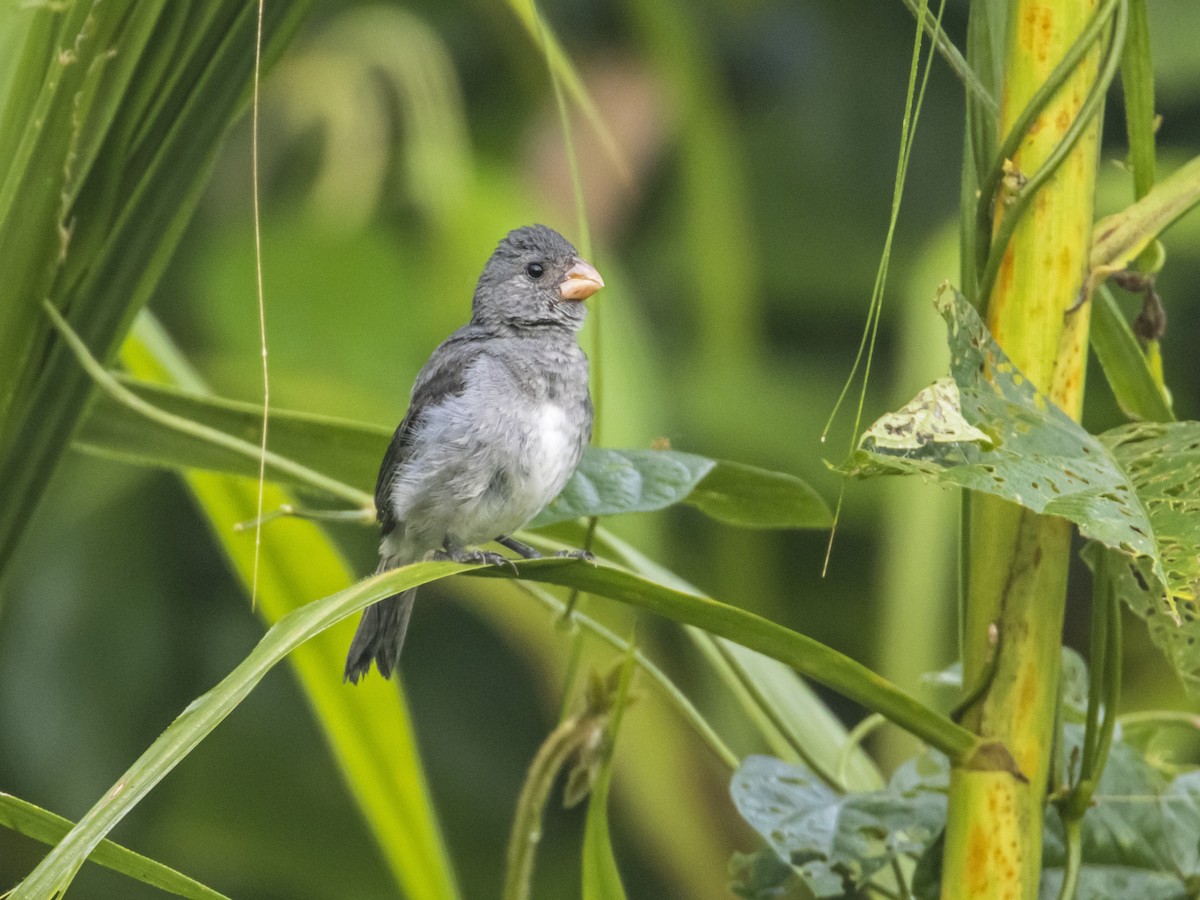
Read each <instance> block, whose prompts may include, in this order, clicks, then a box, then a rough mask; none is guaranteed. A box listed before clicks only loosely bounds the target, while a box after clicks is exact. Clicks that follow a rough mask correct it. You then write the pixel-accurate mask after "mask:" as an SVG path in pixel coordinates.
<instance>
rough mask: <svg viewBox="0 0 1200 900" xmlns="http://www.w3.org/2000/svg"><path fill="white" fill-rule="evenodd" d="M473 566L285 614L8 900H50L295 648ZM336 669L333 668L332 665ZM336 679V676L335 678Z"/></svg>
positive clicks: (408, 575) (421, 569)
mask: <svg viewBox="0 0 1200 900" xmlns="http://www.w3.org/2000/svg"><path fill="white" fill-rule="evenodd" d="M472 568H476V567H474V566H465V565H460V564H458V563H445V562H428V563H417V564H415V565H411V566H405V567H404V568H402V569H394V570H393V571H391V572H387V573H384V574H383V575H377V576H375V577H374V578H369V579H367V580H366V581H362V582H359V583H358V584H355V585H354V586H352V587H349V588H347V589H346V590H344V591H340V592H338V593H336V594H333V595H331V596H328V597H324V598H322V599H320V600H316V601H314V602H312V603H309V604H307V605H305V606H303V607H300V608H299V609H296V610H293V611H292V612H290V613H288V614H287V615H285V616H284V617H283V618H281V619H280V620H279V621H278V622H277V623H275V625H274V626H272V627H271V629H270V630H269V631H267V633H266V634H265V635H263V638H262V640H260V641H259V642H258V645H257V646H256V647H255V648H254V650H252V651H251V652H250V654H249V655H248V656H247V657H246V658H245V659H244V660H242V662H241V663H239V664H238V666H237V667H236V668H235V669H234V670H233V671H232V672H230V673H229V674H228V675H227V676H225V678H224V679H222V680H221V682H220V683H219V684H217V685H216V686H215V687H214V688H212V690H210V691H209V692H208V693H206V694H204V695H202V696H200V697H198V698H197V699H196V700H194V701H193V702H192V703H191V704H190V705H189V706H188V707H187V709H185V710H184V711H183V712H182V713H181V714H180V715H179V717H178V718H176V719H175V721H174V722H172V723H171V724H170V725H169V726H167V728H166V730H165V731H163V733H162V734H161V735H160V736H159V738H158V739H157V740H156V741H155V742H154V743H153V744H151V745H150V747H149V748H148V749H147V750H146V752H145V753H143V754H142V755H141V757H139V758H138V760H137V762H135V763H134V764H133V765H132V766H130V768H129V769H128V770H127V771H126V772H125V774H124V775H122V776H121V778H120V779H118V781H117V782H116V784H114V785H113V786H112V788H111V789H110V790H109V791H108V792H107V793H106V794H105V795H104V797H103V798H101V799H100V800H99V801H98V802H97V803H96V805H95V806H93V807H92V808H91V809H90V810H89V811H88V812H87V813H86V814H85V815H84V816H83V818H81V819H80V820H79V822H78V823H77V824H76V825H75V827H74V828H72V829H71V830H70V831H69V832H68V833H67V835H66V837H64V838H63V840H62V841H60V842H59V843H58V845H57V846H55V848H54V849H53V850H51V851H50V853H49V854H48V855H47V856H46V857H45V858H44V859H43V860H42V861H41V862H40V863H39V864H38V865H37V867H36V868H35V869H34V870H33V872H31V873H30V875H29V876H28V877H27V878H26V879H25V880H24V881H22V882H21V883H20V884H19V885H17V887H16V888H15V889H14V891H13V893H12V898H11V900H45V898H47V897H53V896H56V895H57V894H60V893H62V892H63V891H65V890H66V889H67V887H68V886H69V885H70V883H71V881H72V879H74V877H75V873H76V872H77V871H78V870H79V867H80V866H81V865H83V863H84V861H85V860H86V859H87V858H88V857H89V856H90V855H91V853H92V852H93V851H94V850H95V849H96V846H97V845H98V844H99V843H100V841H102V840H103V839H104V837H105V835H107V834H108V833H109V831H111V830H112V829H113V828H114V827H115V826H116V824H117V823H118V822H120V821H121V820H122V819H123V818H124V817H125V816H126V815H128V813H129V812H130V811H131V810H132V809H133V808H134V807H135V806H136V805H137V804H138V803H139V802H140V801H141V800H142V799H143V798H144V797H145V796H146V795H147V794H148V793H149V792H150V791H151V790H152V789H153V788H154V786H155V785H157V784H158V783H159V782H160V781H161V780H162V779H163V778H164V777H166V775H167V773H169V772H170V771H171V770H172V769H174V768H175V766H177V765H179V763H181V762H182V761H183V760H184V759H186V758H187V755H188V754H189V753H191V751H192V750H194V749H195V748H196V747H197V746H198V745H199V744H200V742H201V741H202V740H204V738H205V737H207V736H208V735H209V733H211V732H212V730H213V729H214V728H216V727H217V725H219V724H220V723H221V721H222V720H224V718H225V717H226V716H228V715H229V714H230V713H231V712H233V711H234V710H235V709H236V708H237V706H238V704H239V703H241V702H242V701H243V700H244V699H245V698H246V696H247V695H248V694H249V693H250V692H251V691H252V690H253V689H254V688H255V686H257V685H258V683H259V682H260V681H262V679H263V678H264V677H265V676H266V674H267V673H268V672H270V671H271V669H273V668H274V667H275V666H276V665H278V664H279V663H280V662H282V661H283V660H284V659H285V658H286V657H287V656H288V655H289V654H290V653H292V652H293V651H294V650H296V648H298V647H300V646H301V645H302V644H304V643H305V642H306V641H308V640H310V639H312V638H314V637H316V636H317V635H318V634H320V633H321V632H323V631H325V630H326V629H328V628H330V627H331V626H333V625H335V624H337V623H338V622H340V621H342V620H343V619H345V618H347V617H348V616H351V615H353V614H354V613H356V612H360V611H361V610H363V609H365V608H366V607H368V606H370V605H371V604H372V603H376V602H378V601H380V600H383V599H384V598H385V597H390V596H392V595H393V594H397V593H399V592H401V591H404V590H407V589H408V588H412V587H417V586H419V585H422V584H428V583H429V582H431V581H436V580H438V579H439V578H445V577H446V576H448V575H454V574H457V573H460V572H466V571H470V570H471V569H472ZM335 671H336V670H335ZM335 677H336V676H335Z"/></svg>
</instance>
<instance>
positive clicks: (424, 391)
mask: <svg viewBox="0 0 1200 900" xmlns="http://www.w3.org/2000/svg"><path fill="white" fill-rule="evenodd" d="M482 353H483V345H482V343H481V342H480V341H479V339H478V337H477V336H476V335H475V334H473V333H472V331H471V326H469V325H468V326H466V327H464V328H460V329H459V330H458V331H456V332H455V333H454V334H452V335H451V336H450V337H449V338H447V339H446V340H445V341H443V342H442V344H441V345H440V346H439V347H438V348H437V349H436V350H434V351H433V355H432V356H431V357H429V361H428V362H427V363H425V366H424V368H422V369H421V372H420V374H418V375H417V380H416V383H415V384H414V385H413V390H412V399H411V400H410V401H409V405H408V412H407V413H405V415H404V419H403V420H402V421H401V422H400V425H399V426H398V427H397V428H396V433H395V434H394V435H392V442H391V444H389V445H388V449H387V453H385V454H384V456H383V463H382V464H381V465H380V466H379V478H378V480H377V481H376V482H375V517H376V518H377V519H378V520H379V524H380V525H381V526H382V528H383V534H384V535H385V536H386V535H387V534H389V533H391V531H392V529H393V528H395V527H396V525H397V522H396V517H395V515H394V514H393V513H392V504H391V500H390V498H391V494H392V485H393V484H395V481H396V478H397V477H398V476H399V474H400V470H401V469H403V468H404V465H405V463H406V462H407V461H408V457H409V454H410V453H411V452H412V446H413V438H414V436H415V435H416V432H417V429H418V427H419V425H420V421H421V418H422V416H423V415H424V413H425V411H426V410H428V409H430V408H431V407H435V406H438V405H439V404H441V403H442V402H443V401H445V399H446V398H447V397H457V396H459V395H461V394H462V393H463V391H464V390H466V386H467V381H466V379H467V370H468V369H469V368H470V367H471V363H473V362H474V361H475V360H476V359H477V358H478V357H479V356H480V354H482Z"/></svg>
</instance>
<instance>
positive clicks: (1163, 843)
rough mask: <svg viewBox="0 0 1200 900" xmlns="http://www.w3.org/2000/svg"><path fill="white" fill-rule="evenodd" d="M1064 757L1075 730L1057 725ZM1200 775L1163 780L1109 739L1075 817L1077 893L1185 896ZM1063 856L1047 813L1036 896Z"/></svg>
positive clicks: (1075, 747) (1058, 874)
mask: <svg viewBox="0 0 1200 900" xmlns="http://www.w3.org/2000/svg"><path fill="white" fill-rule="evenodd" d="M1063 737H1064V748H1063V749H1064V756H1065V757H1066V758H1068V759H1070V758H1071V756H1072V754H1077V753H1078V752H1079V748H1080V746H1081V742H1082V739H1083V727H1082V726H1079V725H1067V726H1066V727H1065V728H1064V729H1063ZM1198 848H1200V777H1198V776H1197V773H1195V772H1188V773H1185V774H1183V775H1180V776H1178V777H1176V778H1175V779H1174V781H1171V782H1168V781H1167V779H1166V778H1164V777H1163V775H1162V774H1161V773H1159V772H1158V771H1157V770H1156V769H1154V768H1153V767H1152V766H1151V765H1150V764H1149V763H1148V762H1147V761H1146V760H1145V758H1144V757H1143V756H1142V755H1141V753H1140V752H1138V750H1137V749H1136V748H1134V747H1133V746H1132V745H1130V744H1127V743H1124V742H1123V741H1119V740H1118V741H1116V742H1114V743H1113V745H1112V749H1111V750H1110V752H1109V757H1108V764H1107V765H1106V766H1105V769H1104V773H1103V775H1102V776H1101V778H1100V783H1099V785H1098V786H1097V789H1096V793H1095V794H1094V796H1093V802H1092V805H1091V807H1090V808H1089V809H1088V810H1087V812H1086V813H1085V814H1084V817H1083V828H1082V844H1081V851H1082V863H1083V864H1082V867H1081V869H1080V875H1079V892H1078V894H1077V896H1079V897H1088V898H1092V897H1096V898H1101V900H1118V898H1120V900H1124V898H1127V897H1137V898H1138V900H1146V898H1155V900H1157V898H1164V900H1165V898H1171V900H1184V898H1186V897H1190V896H1193V894H1194V888H1190V886H1191V885H1194V883H1195V879H1196V878H1197V877H1200V850H1198ZM1065 858H1066V848H1065V846H1064V843H1063V831H1062V824H1061V822H1060V820H1059V818H1058V816H1057V815H1054V814H1053V813H1050V812H1048V813H1047V816H1046V832H1045V838H1044V848H1043V859H1044V866H1045V867H1044V869H1043V873H1042V896H1050V897H1055V896H1058V895H1057V893H1056V892H1057V890H1058V888H1059V886H1060V885H1061V883H1062V866H1063V864H1064V861H1065Z"/></svg>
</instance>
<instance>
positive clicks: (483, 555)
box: [431, 550, 517, 572]
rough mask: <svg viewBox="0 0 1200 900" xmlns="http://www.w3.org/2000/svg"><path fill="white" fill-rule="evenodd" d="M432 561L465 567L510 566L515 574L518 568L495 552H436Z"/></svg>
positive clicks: (505, 557) (502, 555)
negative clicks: (458, 564) (460, 564)
mask: <svg viewBox="0 0 1200 900" xmlns="http://www.w3.org/2000/svg"><path fill="white" fill-rule="evenodd" d="M431 559H435V560H438V561H439V562H456V563H463V564H465V565H474V564H479V565H484V566H508V567H509V568H511V569H512V570H513V571H514V572H516V571H517V567H516V565H514V564H513V561H512V560H511V559H509V558H508V557H507V556H505V555H504V554H503V553H496V552H495V551H493V550H435V551H433V556H432V557H431Z"/></svg>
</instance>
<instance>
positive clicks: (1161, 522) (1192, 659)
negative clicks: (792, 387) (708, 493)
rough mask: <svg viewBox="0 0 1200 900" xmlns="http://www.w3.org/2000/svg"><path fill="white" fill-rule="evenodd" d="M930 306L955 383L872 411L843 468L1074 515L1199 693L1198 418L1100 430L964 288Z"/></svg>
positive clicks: (1129, 599) (941, 295)
mask: <svg viewBox="0 0 1200 900" xmlns="http://www.w3.org/2000/svg"><path fill="white" fill-rule="evenodd" d="M938 308H939V311H940V312H941V313H942V315H943V316H944V317H945V319H946V322H947V325H948V326H949V332H950V350H951V364H950V365H951V372H952V374H953V378H954V380H953V382H952V383H951V382H949V381H941V382H938V383H937V384H935V385H934V387H932V388H927V389H925V390H924V391H922V392H921V393H920V394H918V395H917V397H916V399H914V400H913V401H912V402H911V403H909V404H908V405H907V406H906V407H904V408H903V409H902V410H900V411H899V412H897V413H891V414H889V415H886V416H884V417H882V418H881V419H879V421H877V422H876V423H875V424H874V425H872V426H871V428H869V429H868V430H867V431H866V432H865V433H864V435H863V438H862V440H861V441H860V443H859V449H858V450H856V451H855V452H854V453H853V454H852V455H851V457H850V459H849V460H848V461H847V463H846V464H845V466H844V467H843V471H846V472H847V473H849V474H852V475H856V476H860V477H861V476H866V475H875V474H883V473H887V474H896V473H903V474H911V473H919V474H923V475H926V476H928V477H931V478H933V479H934V480H936V481H939V482H942V483H945V484H953V485H958V486H960V487H965V488H968V489H970V490H974V491H980V492H982V493H986V494H991V495H993V496H997V497H1001V498H1003V499H1005V500H1008V501H1010V502H1012V503H1016V504H1018V505H1020V506H1024V507H1026V508H1028V509H1031V510H1033V511H1034V512H1037V513H1043V514H1045V515H1055V516H1061V517H1062V518H1065V519H1069V520H1070V521H1072V522H1074V523H1075V524H1076V525H1078V526H1079V530H1080V532H1081V533H1082V534H1083V535H1084V536H1086V537H1088V538H1091V539H1092V540H1094V541H1097V542H1099V543H1100V544H1102V545H1104V546H1105V547H1107V548H1109V549H1110V550H1113V551H1116V552H1117V553H1119V554H1121V556H1122V557H1123V558H1124V562H1125V565H1124V566H1120V567H1116V568H1117V569H1123V570H1124V571H1125V573H1126V574H1125V575H1124V577H1122V578H1121V579H1120V586H1121V589H1122V598H1123V599H1124V600H1125V601H1126V602H1128V603H1129V604H1130V606H1131V607H1132V608H1133V609H1134V610H1135V611H1137V612H1138V613H1139V614H1140V615H1142V616H1143V617H1145V618H1147V619H1149V620H1150V627H1151V634H1152V635H1153V636H1154V637H1155V640H1156V641H1157V642H1158V643H1159V644H1160V646H1162V647H1163V649H1164V650H1165V652H1166V653H1167V656H1168V659H1169V660H1170V661H1171V663H1172V665H1174V666H1175V668H1176V670H1177V671H1178V672H1179V674H1180V676H1181V677H1182V678H1183V679H1184V682H1185V684H1186V685H1188V686H1189V688H1190V689H1193V690H1195V689H1198V688H1200V671H1198V670H1200V645H1197V644H1196V643H1195V640H1194V639H1195V637H1196V636H1197V635H1198V634H1200V623H1198V622H1197V621H1196V620H1197V609H1196V597H1195V591H1196V584H1197V583H1200V560H1198V559H1197V558H1196V556H1195V554H1194V548H1195V547H1196V546H1198V545H1200V516H1198V515H1196V513H1197V511H1200V475H1197V472H1198V471H1200V468H1198V466H1200V425H1198V424H1197V423H1173V424H1169V425H1160V424H1153V423H1145V424H1135V425H1129V426H1124V427H1122V428H1118V429H1115V430H1113V431H1111V432H1108V433H1106V434H1105V435H1102V436H1101V437H1094V436H1092V435H1090V434H1088V433H1087V432H1086V431H1084V430H1083V428H1081V427H1080V426H1079V425H1078V424H1077V423H1075V422H1074V421H1072V420H1071V419H1070V417H1068V416H1067V415H1066V414H1065V413H1063V412H1062V411H1061V410H1060V409H1058V407H1056V406H1055V405H1054V404H1053V403H1052V402H1051V401H1050V400H1048V399H1047V398H1046V397H1045V395H1043V394H1041V393H1040V392H1039V391H1038V390H1037V389H1036V388H1035V387H1034V386H1033V385H1032V384H1031V383H1030V382H1029V381H1028V379H1026V378H1025V377H1024V376H1023V375H1022V374H1021V373H1020V372H1019V371H1018V370H1017V369H1016V367H1015V366H1014V365H1013V364H1012V362H1011V361H1010V360H1009V359H1008V357H1007V356H1005V355H1004V352H1003V351H1002V350H1001V349H1000V347H999V346H998V345H997V344H996V342H995V341H994V340H993V339H992V337H991V335H990V334H989V333H988V332H987V329H986V328H985V327H984V325H983V323H982V322H981V321H980V319H979V316H978V315H977V314H976V312H975V310H974V309H973V308H972V307H971V306H970V304H968V303H967V302H966V301H965V300H964V299H963V298H962V296H961V295H959V294H958V293H957V292H953V291H951V290H949V289H948V288H943V290H942V291H941V292H940V293H939V295H938ZM1180 610H1182V615H1181V614H1180Z"/></svg>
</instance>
